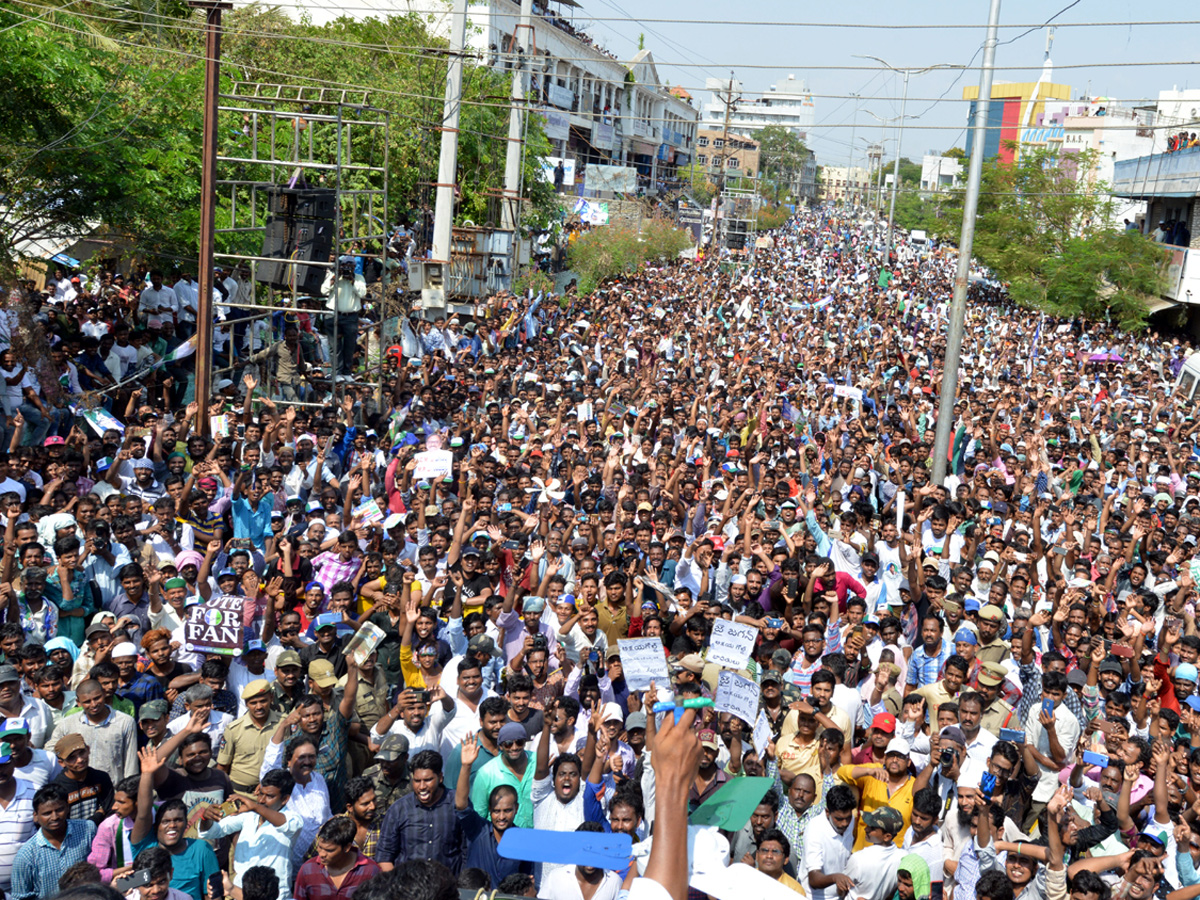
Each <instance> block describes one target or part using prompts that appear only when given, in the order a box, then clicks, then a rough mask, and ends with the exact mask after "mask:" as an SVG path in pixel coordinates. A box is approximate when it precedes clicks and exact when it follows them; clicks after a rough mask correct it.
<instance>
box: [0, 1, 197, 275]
mask: <svg viewBox="0 0 1200 900" xmlns="http://www.w3.org/2000/svg"><path fill="white" fill-rule="evenodd" d="M70 21H71V17H70V16H69V14H68V13H66V12H59V13H57V14H56V18H55V23H50V22H48V21H47V22H26V21H25V20H23V19H21V18H19V17H16V16H13V15H12V14H11V13H10V12H8V11H0V54H2V55H3V57H4V58H5V60H6V63H5V65H4V67H3V70H2V71H0V194H3V195H4V197H5V202H4V204H3V205H2V206H0V259H4V260H7V261H9V262H11V261H13V260H14V258H15V257H16V256H17V255H19V254H18V252H17V247H18V246H19V245H20V244H21V243H22V242H25V241H30V240H39V239H71V238H77V237H81V236H83V235H85V234H87V233H89V232H90V231H91V230H92V229H93V228H95V227H96V226H97V225H99V224H101V223H103V224H105V225H107V226H109V227H110V228H112V229H115V230H116V231H118V232H125V233H126V234H129V235H131V236H134V237H135V238H136V239H137V240H138V241H139V242H140V243H141V245H142V246H144V247H147V248H156V247H163V246H166V245H171V246H175V245H177V244H178V241H179V238H180V236H181V234H187V233H189V232H190V233H194V232H192V229H191V226H193V225H194V224H195V223H196V222H197V221H198V220H197V218H196V213H195V212H194V209H195V206H196V205H197V203H196V201H197V199H198V196H199V186H198V181H199V133H200V110H199V105H198V104H197V103H195V102H194V101H190V98H192V97H195V96H197V95H198V94H199V93H200V91H201V87H200V78H199V68H198V67H197V66H195V65H191V64H188V63H187V62H185V63H183V64H182V65H181V64H180V62H179V60H178V59H174V60H172V63H171V64H170V66H169V67H168V66H166V65H163V64H162V63H161V62H160V60H159V59H158V58H157V54H154V53H153V52H152V51H139V55H140V56H141V58H142V59H143V60H144V64H143V65H142V66H140V67H135V66H134V65H133V59H132V58H131V57H130V55H128V54H126V53H125V52H124V51H121V52H118V51H114V50H112V49H109V46H108V44H107V43H106V42H102V41H101V42H96V41H93V40H91V39H90V37H88V36H86V35H72V34H71V33H68V32H64V31H63V30H62V29H63V28H64V27H71V26H70ZM17 26H20V27H17ZM77 30H79V31H83V30H84V29H83V28H82V27H80V28H78V29H77ZM189 101H190V102H189ZM191 247H192V248H193V252H194V247H195V244H194V241H193V242H192V244H191Z"/></svg>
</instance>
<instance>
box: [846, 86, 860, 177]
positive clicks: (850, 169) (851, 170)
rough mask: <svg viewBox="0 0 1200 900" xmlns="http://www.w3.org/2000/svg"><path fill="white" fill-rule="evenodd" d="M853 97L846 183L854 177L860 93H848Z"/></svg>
mask: <svg viewBox="0 0 1200 900" xmlns="http://www.w3.org/2000/svg"><path fill="white" fill-rule="evenodd" d="M850 96H851V97H853V98H854V118H852V119H851V120H850V158H849V159H848V160H847V161H846V184H847V186H849V184H850V179H852V178H853V177H854V129H855V128H857V127H858V101H859V100H861V99H862V94H850Z"/></svg>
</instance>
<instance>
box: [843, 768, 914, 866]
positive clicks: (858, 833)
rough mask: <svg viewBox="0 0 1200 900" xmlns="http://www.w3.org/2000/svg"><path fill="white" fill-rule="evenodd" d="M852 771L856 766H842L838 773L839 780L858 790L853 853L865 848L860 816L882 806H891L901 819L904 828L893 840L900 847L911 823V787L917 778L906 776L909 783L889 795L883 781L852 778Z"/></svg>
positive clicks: (873, 777)
mask: <svg viewBox="0 0 1200 900" xmlns="http://www.w3.org/2000/svg"><path fill="white" fill-rule="evenodd" d="M854 769H855V766H841V767H840V768H839V769H838V770H837V777H838V779H839V780H841V781H843V782H845V783H846V784H848V785H851V786H852V787H856V788H858V795H859V797H860V798H861V799H860V800H859V802H858V811H859V815H858V821H857V823H856V825H855V830H854V850H855V851H858V850H861V849H862V848H863V847H865V846H867V826H866V825H865V824H864V823H863V819H862V814H863V813H868V812H874V811H875V810H877V809H879V807H881V806H890V807H891V808H892V809H894V810H895V811H896V812H898V813H900V816H901V818H903V819H904V828H903V829H901V831H900V833H899V834H898V835H896V839H895V840H894V841H893V843H894V844H895V845H896V846H897V847H903V846H904V832H906V831H908V823H909V822H910V821H911V820H912V808H913V785H914V784H916V779H915V778H913V777H912V776H909V779H908V781H906V782H904V784H903V785H902V786H901V787H900V789H899V790H897V791H896V792H895V793H893V794H890V795H889V794H888V786H887V782H886V781H882V780H880V779H879V778H876V777H875V776H874V775H864V776H863V777H862V778H851V777H850V773H851V772H852V771H853V770H854ZM880 774H883V773H880Z"/></svg>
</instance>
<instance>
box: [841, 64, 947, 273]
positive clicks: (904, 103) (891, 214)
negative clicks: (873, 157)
mask: <svg viewBox="0 0 1200 900" xmlns="http://www.w3.org/2000/svg"><path fill="white" fill-rule="evenodd" d="M855 58H856V59H873V60H875V62H877V63H879V64H880V65H881V66H883V67H884V68H886V69H891V70H892V71H893V72H899V73H900V74H901V75H903V76H904V96H903V97H902V98H901V100H900V133H899V134H898V135H896V162H895V164H894V165H893V166H892V202H891V205H890V206H889V207H888V230H887V255H886V256H885V257H884V259H885V260H888V259H891V255H892V221H893V220H894V219H895V218H896V190H897V189H898V188H899V187H900V150H901V148H902V146H903V144H904V111H905V109H906V108H907V107H908V79H909V76H912V75H923V74H925V73H926V72H931V71H933V70H934V69H961V68H962V66H953V65H950V64H948V63H937V64H935V65H932V66H924V67H922V68H919V69H911V68H909V69H901V68H897V67H896V66H893V65H892V64H891V63H889V62H887V61H886V60H882V59H880V58H879V57H878V56H866V55H860V54H857V53H856V54H855Z"/></svg>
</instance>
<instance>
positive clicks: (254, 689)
mask: <svg viewBox="0 0 1200 900" xmlns="http://www.w3.org/2000/svg"><path fill="white" fill-rule="evenodd" d="M270 689H271V683H270V682H269V681H267V679H265V678H255V679H254V680H253V681H251V682H250V683H249V684H248V685H246V686H245V687H244V688H242V699H243V700H249V699H250V698H251V697H257V696H258V695H259V694H265V693H266V692H267V691H269V690H270Z"/></svg>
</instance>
